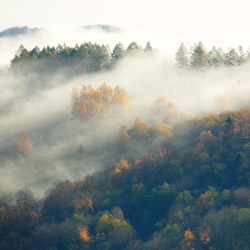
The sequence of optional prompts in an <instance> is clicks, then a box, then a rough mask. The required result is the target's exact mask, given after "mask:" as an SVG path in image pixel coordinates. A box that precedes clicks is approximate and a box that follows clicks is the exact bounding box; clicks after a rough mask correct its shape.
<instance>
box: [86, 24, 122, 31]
mask: <svg viewBox="0 0 250 250" xmlns="http://www.w3.org/2000/svg"><path fill="white" fill-rule="evenodd" d="M82 28H83V29H86V30H101V31H105V32H107V33H111V32H119V31H121V29H120V28H119V27H116V26H113V25H105V24H94V25H85V26H82Z"/></svg>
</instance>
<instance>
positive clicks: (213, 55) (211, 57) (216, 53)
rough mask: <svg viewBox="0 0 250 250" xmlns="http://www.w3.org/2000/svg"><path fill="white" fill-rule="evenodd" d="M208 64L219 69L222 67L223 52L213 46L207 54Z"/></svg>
mask: <svg viewBox="0 0 250 250" xmlns="http://www.w3.org/2000/svg"><path fill="white" fill-rule="evenodd" d="M208 64H209V66H210V67H220V66H222V65H223V51H222V49H217V48H216V47H215V46H213V48H212V49H211V51H210V52H209V54H208Z"/></svg>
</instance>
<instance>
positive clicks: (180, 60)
mask: <svg viewBox="0 0 250 250" xmlns="http://www.w3.org/2000/svg"><path fill="white" fill-rule="evenodd" d="M175 61H176V66H177V67H179V68H187V67H188V65H189V60H188V51H187V49H186V47H185V45H184V44H183V43H181V45H180V47H179V49H178V51H177V53H176V55H175Z"/></svg>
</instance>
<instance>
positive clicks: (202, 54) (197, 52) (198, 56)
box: [190, 42, 208, 68]
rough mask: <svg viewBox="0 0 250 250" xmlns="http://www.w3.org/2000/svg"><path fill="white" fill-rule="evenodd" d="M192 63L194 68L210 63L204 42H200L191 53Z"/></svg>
mask: <svg viewBox="0 0 250 250" xmlns="http://www.w3.org/2000/svg"><path fill="white" fill-rule="evenodd" d="M190 64H191V66H192V67H193V68H204V67H206V66H207V65H208V53H207V51H206V49H205V47H204V45H203V44H202V42H199V43H198V45H197V46H196V47H195V49H194V51H193V53H192V55H191V60H190Z"/></svg>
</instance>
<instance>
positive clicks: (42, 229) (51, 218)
mask: <svg viewBox="0 0 250 250" xmlns="http://www.w3.org/2000/svg"><path fill="white" fill-rule="evenodd" d="M104 86H105V85H104ZM106 87H107V86H106ZM106 89H107V88H106ZM100 90H101V88H100ZM84 91H85V90H84ZM93 91H94V90H93ZM172 124H173V125H172V126H171V125H169V124H167V123H161V124H155V125H153V126H150V125H148V124H146V123H145V122H143V121H142V120H140V119H139V118H138V119H136V121H135V122H134V124H133V125H132V126H131V127H130V128H127V127H126V126H124V125H123V126H121V128H120V132H119V135H118V139H117V141H116V147H115V152H114V154H115V155H116V159H117V163H116V164H114V165H113V166H107V167H106V168H104V169H103V170H100V171H98V172H96V173H95V174H93V175H90V176H86V177H84V178H83V179H78V180H75V181H73V182H71V181H58V182H56V183H54V185H52V186H51V187H50V188H49V189H48V190H47V192H46V195H45V197H44V199H37V198H35V196H34V195H33V194H32V193H31V191H30V190H28V189H24V190H21V191H19V192H17V193H16V194H15V196H13V197H11V196H5V197H4V196H2V198H1V201H0V202H1V203H0V207H1V208H0V221H1V223H0V237H1V241H0V249H6V250H7V249H34V250H36V249H37V250H38V249H44V250H45V249H46V250H48V249H50V250H52V249H112V250H113V249H117V250H119V249H129V250H131V249H148V250H149V249H150V250H152V249H154V250H155V249H159V250H162V249H169V250H170V249H172V250H173V249H175V250H177V249H190V250H191V249H199V250H201V249H204V250H206V249H217V250H225V249H227V250H235V249H242V250H247V249H249V248H250V240H249V229H250V189H249V184H250V161H249V159H250V141H249V139H250V129H249V128H250V127H249V126H250V109H249V108H245V109H241V110H239V111H231V112H225V113H221V114H219V115H215V114H206V115H203V116H199V117H196V118H193V119H191V120H186V121H179V122H175V123H172Z"/></svg>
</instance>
